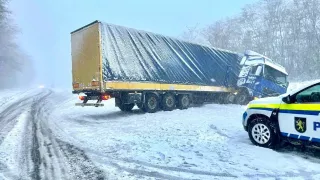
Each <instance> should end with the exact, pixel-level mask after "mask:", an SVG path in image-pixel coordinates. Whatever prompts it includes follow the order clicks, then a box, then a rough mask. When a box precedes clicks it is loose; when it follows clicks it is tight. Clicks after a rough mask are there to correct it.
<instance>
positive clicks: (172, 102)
mask: <svg viewBox="0 0 320 180" xmlns="http://www.w3.org/2000/svg"><path fill="white" fill-rule="evenodd" d="M161 107H162V109H163V110H164V111H172V110H174V108H175V107H176V98H175V96H174V95H173V94H172V93H166V94H165V95H164V96H163V97H162V101H161Z"/></svg>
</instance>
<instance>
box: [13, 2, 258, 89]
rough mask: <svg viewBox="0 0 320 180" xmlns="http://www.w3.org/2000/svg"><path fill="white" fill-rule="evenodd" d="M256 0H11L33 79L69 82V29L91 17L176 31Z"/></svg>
mask: <svg viewBox="0 0 320 180" xmlns="http://www.w3.org/2000/svg"><path fill="white" fill-rule="evenodd" d="M255 1H256V0H241V1H240V0H197V1H195V0H175V1H173V0H158V1H156V0H152V1H151V0H90V1H87V0H52V1H51V0H27V1H26V0H12V1H11V4H10V9H11V10H12V11H13V18H14V21H15V24H16V25H18V26H19V28H20V30H21V34H20V35H19V37H18V42H19V43H20V44H21V46H22V48H23V49H24V50H25V51H26V52H27V53H28V54H29V55H30V56H31V57H32V58H33V61H34V62H35V63H34V64H35V70H36V75H37V77H36V80H35V82H36V83H42V84H48V85H49V84H51V82H54V84H55V85H56V86H60V87H62V86H63V87H68V88H71V86H72V85H71V79H72V78H71V52H70V46H71V45H70V32H71V31H73V30H75V29H77V28H79V27H81V26H83V25H86V24H88V23H90V22H92V21H94V20H101V21H104V22H107V23H112V24H118V25H122V26H127V27H131V28H136V29H142V30H146V31H151V32H156V33H160V34H163V35H168V36H172V37H178V36H180V35H181V34H182V33H183V32H184V31H185V30H186V28H187V27H191V26H195V25H198V26H199V27H204V26H206V25H208V24H211V23H213V22H214V21H216V20H219V19H221V18H225V17H227V16H233V15H236V14H237V13H239V12H240V11H241V8H243V7H244V6H245V5H246V4H248V3H252V2H255Z"/></svg>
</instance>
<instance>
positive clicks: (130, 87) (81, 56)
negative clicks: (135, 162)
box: [71, 21, 288, 113]
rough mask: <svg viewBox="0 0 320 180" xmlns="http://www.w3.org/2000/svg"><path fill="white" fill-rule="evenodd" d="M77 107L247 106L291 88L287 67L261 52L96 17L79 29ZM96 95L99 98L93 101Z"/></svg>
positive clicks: (74, 40) (74, 42)
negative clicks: (106, 102) (197, 41)
mask: <svg viewBox="0 0 320 180" xmlns="http://www.w3.org/2000/svg"><path fill="white" fill-rule="evenodd" d="M71 56H72V86H73V91H72V93H73V94H79V99H80V100H81V102H80V103H76V104H75V105H76V106H95V107H100V106H103V105H104V104H103V103H102V101H103V100H109V99H111V98H114V99H115V105H116V106H117V107H119V108H120V110H121V111H131V110H132V109H133V107H134V106H135V105H137V106H138V107H139V108H140V109H141V110H143V111H145V112H149V113H154V112H156V111H158V110H160V109H162V110H164V111H171V110H173V109H175V108H179V109H187V108H188V107H189V106H190V104H191V103H197V104H202V103H204V102H219V103H237V104H245V103H247V102H249V101H250V100H252V99H253V98H255V97H266V96H268V95H275V94H279V93H283V92H285V91H286V88H287V85H288V84H287V75H288V74H287V72H286V71H285V68H283V67H282V66H281V65H279V64H277V63H275V62H274V61H272V60H270V59H269V58H267V57H265V56H263V55H260V54H258V53H256V52H253V51H246V52H244V53H236V52H232V51H228V50H224V49H219V48H213V47H209V46H204V45H200V44H195V43H191V42H186V41H182V40H179V39H175V38H171V37H168V36H164V35H160V34H156V33H151V32H146V31H142V30H136V29H133V28H127V27H123V26H118V25H113V24H109V23H104V22H101V21H94V22H92V23H90V24H88V25H86V26H83V27H81V28H79V29H77V30H75V31H73V32H71ZM92 101H95V102H92Z"/></svg>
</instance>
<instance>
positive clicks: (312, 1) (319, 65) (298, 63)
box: [182, 0, 320, 81]
mask: <svg viewBox="0 0 320 180" xmlns="http://www.w3.org/2000/svg"><path fill="white" fill-rule="evenodd" d="M213 10H214V9H213ZM182 39H185V40H188V41H192V42H195V43H201V44H205V45H208V44H209V45H211V46H213V47H217V48H222V49H227V50H231V51H236V52H244V51H245V50H253V51H256V52H258V53H260V54H264V55H266V56H267V57H269V58H271V59H273V60H274V61H276V62H278V63H280V64H282V65H283V66H285V67H286V69H287V71H288V73H289V79H290V80H291V81H295V80H309V79H320V0H259V1H258V2H256V3H253V4H248V5H246V6H245V7H244V8H243V9H242V10H241V13H239V14H238V15H236V16H234V17H228V18H225V19H221V20H219V21H216V22H214V23H212V24H211V25H209V26H207V27H205V28H201V29H200V28H197V26H194V27H190V28H188V29H187V31H186V32H185V33H183V35H182Z"/></svg>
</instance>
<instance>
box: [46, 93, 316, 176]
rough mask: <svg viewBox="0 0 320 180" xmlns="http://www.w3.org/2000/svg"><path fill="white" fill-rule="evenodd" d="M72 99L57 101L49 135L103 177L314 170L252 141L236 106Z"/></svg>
mask: <svg viewBox="0 0 320 180" xmlns="http://www.w3.org/2000/svg"><path fill="white" fill-rule="evenodd" d="M60 93H61V94H63V93H62V92H59V93H58V94H60ZM58 94H57V97H58V96H59V95H58ZM63 97H66V96H65V94H63ZM76 98H77V96H75V95H73V96H69V97H68V98H67V99H64V101H63V102H62V103H61V104H59V105H57V106H56V108H57V109H56V110H54V111H53V112H52V116H51V119H50V121H49V125H50V127H52V129H53V133H54V134H55V136H57V137H59V138H61V139H63V140H65V141H67V142H69V143H71V144H74V145H76V146H77V147H79V148H81V149H83V150H85V152H86V153H87V154H88V155H89V157H90V158H91V159H92V160H93V161H94V162H95V163H97V164H99V165H100V166H101V167H103V168H104V170H105V171H106V172H108V174H109V175H110V178H111V179H112V178H114V179H117V178H119V179H145V178H150V177H151V178H160V179H166V178H167V179H178V178H186V179H194V178H195V179H234V178H235V177H238V178H244V179H254V178H259V179H263V178H271V179H275V178H278V177H279V178H284V179H293V178H294V179H303V178H313V176H319V174H320V170H319V168H318V165H319V163H320V160H319V159H317V158H314V157H310V156H307V158H308V159H306V158H305V156H303V155H299V154H297V153H291V152H276V151H273V150H270V149H265V148H259V147H256V146H253V145H252V144H251V142H250V140H249V138H248V135H247V133H246V132H245V131H244V129H243V127H242V124H241V117H242V113H243V111H244V106H239V105H215V104H210V105H204V106H201V107H193V108H190V109H188V110H174V111H172V112H163V111H162V112H161V111H160V112H157V113H155V114H145V113H142V112H141V111H139V110H138V109H135V110H134V111H133V112H132V113H124V112H120V110H118V108H116V107H114V100H110V101H107V102H105V107H100V108H95V107H75V106H74V103H75V102H78V100H77V99H76Z"/></svg>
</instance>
